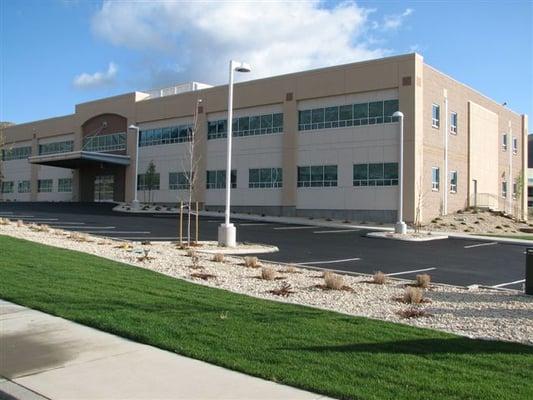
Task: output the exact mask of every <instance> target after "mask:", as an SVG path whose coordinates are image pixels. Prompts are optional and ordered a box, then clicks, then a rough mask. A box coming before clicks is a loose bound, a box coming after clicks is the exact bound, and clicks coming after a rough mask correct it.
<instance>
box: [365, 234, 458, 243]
mask: <svg viewBox="0 0 533 400" xmlns="http://www.w3.org/2000/svg"><path fill="white" fill-rule="evenodd" d="M366 237H369V238H375V239H386V240H399V241H402V242H430V241H433V240H442V239H448V235H441V234H433V233H432V234H431V235H429V234H426V235H422V236H420V237H413V236H403V235H399V234H396V235H394V234H391V233H389V232H369V233H367V234H366Z"/></svg>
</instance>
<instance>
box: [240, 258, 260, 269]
mask: <svg viewBox="0 0 533 400" xmlns="http://www.w3.org/2000/svg"><path fill="white" fill-rule="evenodd" d="M244 265H245V266H246V267H247V268H259V267H260V266H261V264H259V259H258V258H257V257H253V256H246V257H244Z"/></svg>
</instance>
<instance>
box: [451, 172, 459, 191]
mask: <svg viewBox="0 0 533 400" xmlns="http://www.w3.org/2000/svg"><path fill="white" fill-rule="evenodd" d="M454 177H455V183H453V181H454V179H453V178H454ZM458 181H459V174H458V173H457V171H450V177H449V191H450V193H452V194H456V193H457V185H458Z"/></svg>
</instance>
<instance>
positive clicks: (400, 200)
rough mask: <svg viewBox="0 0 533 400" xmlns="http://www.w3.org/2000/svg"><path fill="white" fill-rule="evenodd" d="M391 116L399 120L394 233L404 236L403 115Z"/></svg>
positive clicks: (397, 112) (405, 230) (400, 113)
mask: <svg viewBox="0 0 533 400" xmlns="http://www.w3.org/2000/svg"><path fill="white" fill-rule="evenodd" d="M392 116H393V117H396V118H399V119H400V166H399V171H398V181H399V184H400V190H399V193H398V221H397V222H396V225H395V226H394V232H396V233H401V234H404V233H407V225H406V224H405V222H403V113H402V112H401V111H396V112H395V113H394V114H392Z"/></svg>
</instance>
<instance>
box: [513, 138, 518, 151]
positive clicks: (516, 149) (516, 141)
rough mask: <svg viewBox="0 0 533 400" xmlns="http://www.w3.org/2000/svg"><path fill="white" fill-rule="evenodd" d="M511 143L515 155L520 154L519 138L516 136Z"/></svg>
mask: <svg viewBox="0 0 533 400" xmlns="http://www.w3.org/2000/svg"><path fill="white" fill-rule="evenodd" d="M511 143H512V146H513V154H518V138H517V137H516V136H513V137H512V139H511Z"/></svg>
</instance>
